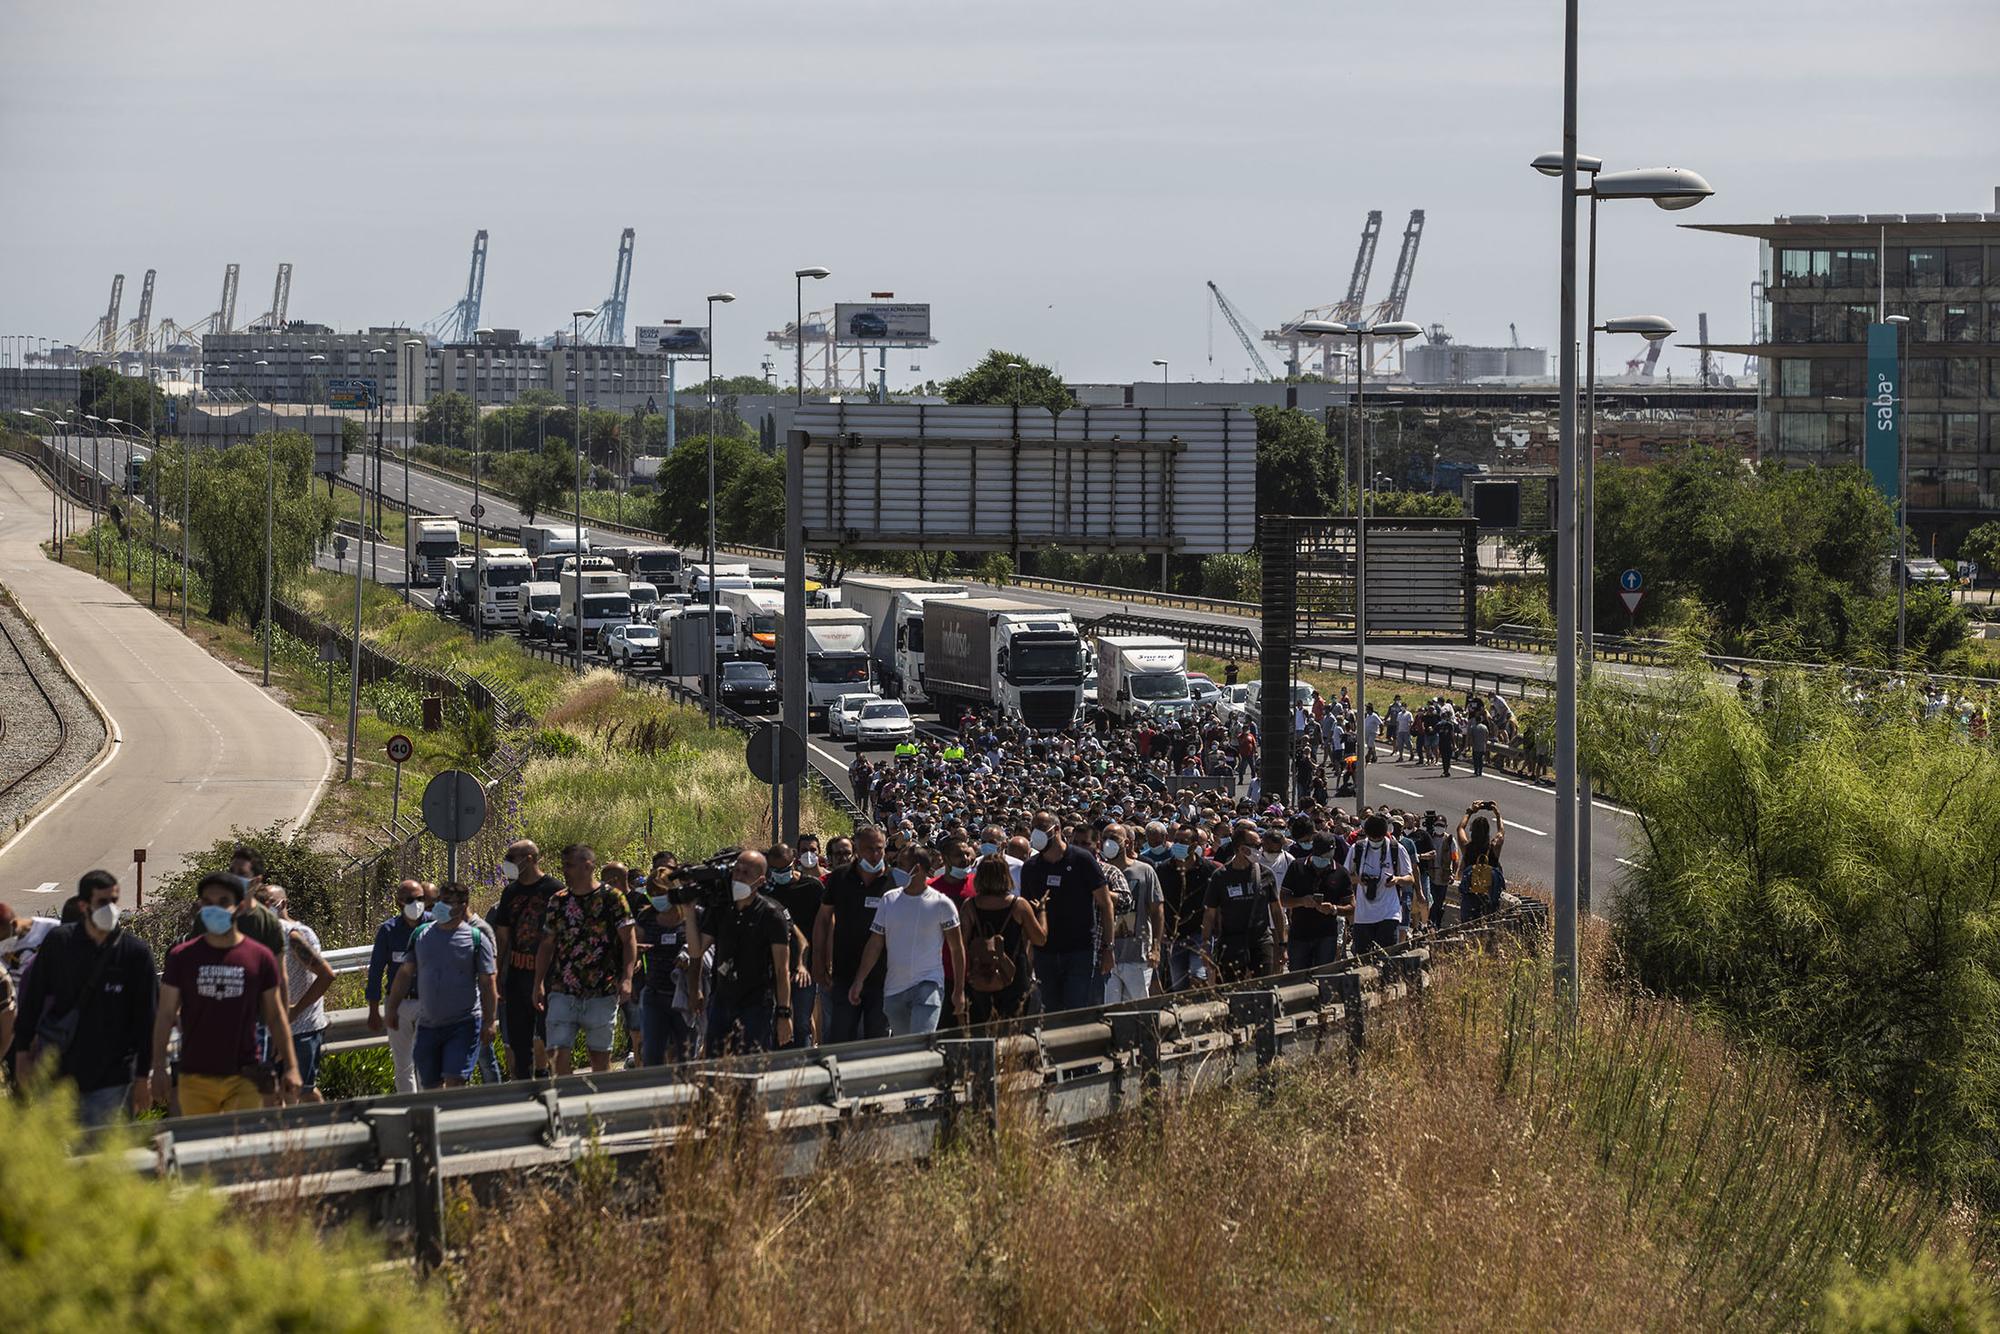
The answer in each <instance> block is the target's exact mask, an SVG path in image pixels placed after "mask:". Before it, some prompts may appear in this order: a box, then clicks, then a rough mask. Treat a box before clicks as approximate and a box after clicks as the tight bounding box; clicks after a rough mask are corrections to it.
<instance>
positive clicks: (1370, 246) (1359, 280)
mask: <svg viewBox="0 0 2000 1334" xmlns="http://www.w3.org/2000/svg"><path fill="white" fill-rule="evenodd" d="M1381 235H1382V210H1381V209H1379V208H1377V209H1370V210H1369V212H1368V220H1367V221H1366V222H1364V223H1363V224H1362V226H1361V244H1360V246H1359V247H1358V248H1357V249H1356V250H1355V252H1354V270H1353V272H1351V273H1350V274H1349V275H1348V278H1347V295H1346V296H1345V297H1343V298H1341V299H1340V300H1339V301H1337V302H1335V303H1334V304H1333V305H1331V306H1314V307H1312V308H1311V309H1309V310H1304V311H1301V312H1299V313H1298V314H1297V315H1295V316H1294V317H1292V318H1291V319H1289V320H1286V321H1285V322H1284V324H1282V325H1280V326H1279V327H1278V328H1276V329H1273V330H1269V331H1267V332H1266V333H1265V334H1264V341H1265V342H1267V343H1271V344H1273V345H1275V346H1277V347H1282V348H1284V349H1285V371H1286V374H1288V375H1297V374H1299V371H1300V358H1299V353H1300V349H1301V347H1302V346H1303V345H1304V344H1306V343H1310V342H1315V341H1318V342H1320V343H1321V358H1320V369H1321V371H1322V372H1323V373H1324V374H1325V375H1326V377H1327V378H1328V379H1332V378H1333V355H1334V347H1333V344H1332V342H1331V341H1327V340H1316V339H1313V338H1311V337H1309V336H1303V335H1301V334H1299V333H1298V327H1299V326H1300V325H1301V324H1304V323H1305V322H1306V321H1307V320H1337V321H1339V322H1341V323H1343V324H1351V323H1353V322H1354V321H1355V320H1358V319H1360V318H1361V303H1362V302H1363V301H1365V300H1366V299H1367V296H1368V279H1369V276H1370V275H1371V274H1372V273H1373V272H1374V269H1375V243H1376V241H1377V240H1379V239H1380V238H1381Z"/></svg>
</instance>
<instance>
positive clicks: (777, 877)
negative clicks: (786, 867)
mask: <svg viewBox="0 0 2000 1334" xmlns="http://www.w3.org/2000/svg"><path fill="white" fill-rule="evenodd" d="M771 883H772V884H774V885H789V884H791V883H792V873H791V872H790V871H773V872H771Z"/></svg>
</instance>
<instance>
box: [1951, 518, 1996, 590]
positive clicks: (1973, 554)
mask: <svg viewBox="0 0 2000 1334" xmlns="http://www.w3.org/2000/svg"><path fill="white" fill-rule="evenodd" d="M1958 558H1959V559H1960V560H1969V561H1971V562H1972V563H1973V564H1974V565H1977V566H1978V567H1979V573H1980V575H1981V576H1982V577H1984V578H1988V579H1990V578H1992V577H1993V576H1994V575H1996V574H2000V520H1995V521H1990V522H1987V523H1982V524H1980V525H1979V526H1978V527H1977V528H1974V529H1973V530H1972V531H1971V532H1969V533H1967V534H1966V535H1965V537H1964V539H1963V540H1962V541H1960V542H1959V544H1958Z"/></svg>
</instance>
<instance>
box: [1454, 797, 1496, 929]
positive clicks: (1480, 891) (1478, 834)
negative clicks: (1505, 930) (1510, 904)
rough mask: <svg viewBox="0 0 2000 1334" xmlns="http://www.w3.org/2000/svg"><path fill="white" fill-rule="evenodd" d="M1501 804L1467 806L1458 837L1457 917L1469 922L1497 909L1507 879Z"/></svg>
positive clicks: (1483, 803)
mask: <svg viewBox="0 0 2000 1334" xmlns="http://www.w3.org/2000/svg"><path fill="white" fill-rule="evenodd" d="M1506 839H1507V830H1506V826H1505V825H1504V824H1503V823H1502V822H1501V819H1500V808H1499V807H1498V806H1496V805H1494V804H1493V803H1492V802H1490V801H1481V802H1477V803H1475V804H1473V805H1471V806H1468V807H1466V808H1465V816H1464V818H1462V819H1461V820H1460V821H1459V822H1458V834H1457V836H1456V839H1455V841H1456V842H1457V844H1458V849H1459V866H1460V870H1459V873H1458V905H1459V906H1458V919H1459V920H1460V921H1461V922H1469V921H1471V920H1473V919H1474V918H1475V917H1480V916H1483V915H1484V914H1486V913H1490V912H1497V911H1498V910H1499V908H1500V896H1501V895H1502V894H1504V893H1506V891H1507V879H1506V877H1505V876H1504V875H1503V874H1502V873H1501V871H1500V845H1501V844H1502V843H1504V842H1506Z"/></svg>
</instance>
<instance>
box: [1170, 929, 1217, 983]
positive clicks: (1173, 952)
mask: <svg viewBox="0 0 2000 1334" xmlns="http://www.w3.org/2000/svg"><path fill="white" fill-rule="evenodd" d="M1206 981H1208V960H1206V959H1204V958H1203V957H1202V955H1201V936H1200V935H1198V934H1197V935H1192V936H1183V937H1181V938H1180V939H1179V940H1176V941H1175V942H1174V943H1173V944H1172V945H1171V946H1170V947H1169V948H1168V950H1167V990H1168V991H1186V990H1187V989H1188V988H1189V987H1191V986H1194V985H1196V984H1198V983H1202V982H1206Z"/></svg>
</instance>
